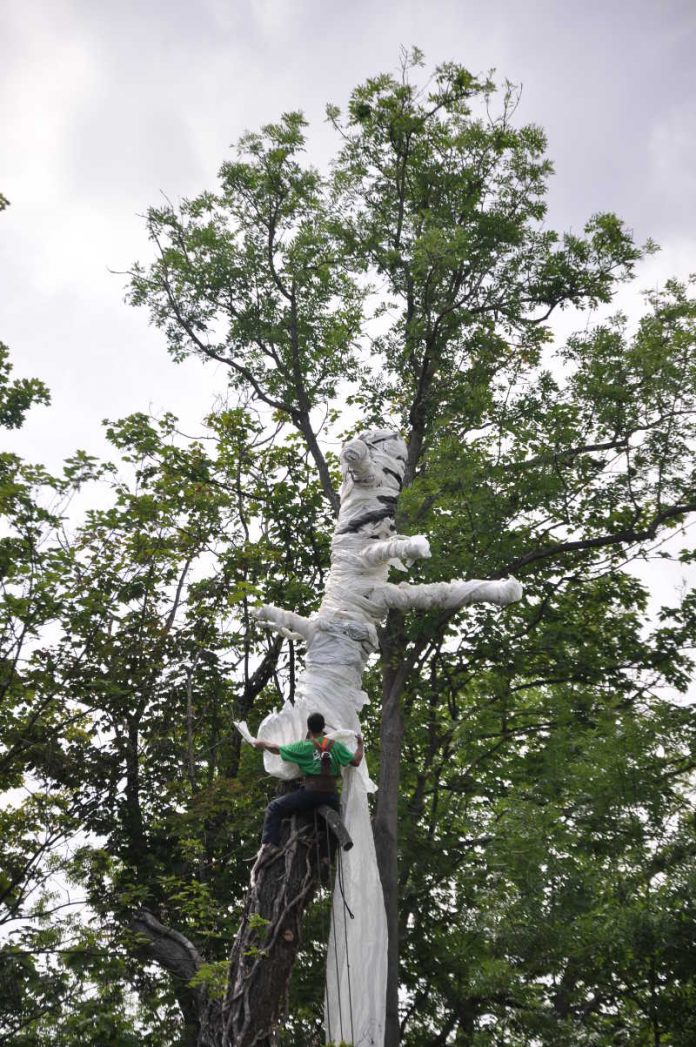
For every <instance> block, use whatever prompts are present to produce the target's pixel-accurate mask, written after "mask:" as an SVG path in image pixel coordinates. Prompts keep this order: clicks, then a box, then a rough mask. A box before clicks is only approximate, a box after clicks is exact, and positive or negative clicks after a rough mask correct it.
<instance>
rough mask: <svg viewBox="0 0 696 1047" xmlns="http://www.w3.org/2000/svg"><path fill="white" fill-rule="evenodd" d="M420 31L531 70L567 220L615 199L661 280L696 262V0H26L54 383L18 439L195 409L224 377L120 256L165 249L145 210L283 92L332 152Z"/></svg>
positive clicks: (530, 98)
mask: <svg viewBox="0 0 696 1047" xmlns="http://www.w3.org/2000/svg"><path fill="white" fill-rule="evenodd" d="M412 44H418V45H419V46H420V47H421V48H422V49H423V50H424V51H425V52H426V57H427V59H428V61H429V63H432V64H437V63H439V62H441V61H444V60H447V59H455V60H457V61H461V62H463V63H464V64H465V65H467V66H468V67H469V68H470V69H472V70H473V71H475V72H478V71H484V70H486V69H489V68H491V67H495V68H496V69H497V70H498V72H499V74H500V75H501V76H507V77H508V78H509V79H511V80H514V81H516V82H521V83H522V84H523V86H524V94H523V102H522V107H521V110H520V113H521V118H522V119H524V120H529V121H534V122H537V123H540V124H542V125H543V126H544V127H545V128H546V130H547V132H548V135H549V140H550V155H551V157H552V158H553V159H554V161H555V164H556V171H557V173H556V176H555V178H554V180H553V188H552V194H551V216H550V218H551V221H552V222H553V224H555V225H556V226H557V227H561V228H567V227H575V228H578V227H579V226H580V225H581V224H582V223H583V221H584V219H585V218H586V217H587V216H588V215H589V214H590V213H592V212H593V211H595V210H598V209H613V210H616V211H617V212H618V213H619V214H621V215H622V216H623V217H624V218H625V220H626V221H627V222H628V223H629V225H630V226H632V227H633V228H634V230H635V232H636V234H637V236H638V237H639V238H645V237H647V236H648V235H651V236H653V237H654V238H655V239H656V240H658V242H660V243H661V244H662V245H663V251H662V253H661V255H660V256H659V257H658V258H657V259H655V260H653V261H651V262H650V263H649V264H648V266H647V267H646V269H645V271H644V272H643V273H642V274H641V279H640V281H639V283H640V284H641V286H646V285H651V286H652V285H654V284H655V283H657V282H659V281H661V280H662V279H664V277H665V276H666V275H668V274H670V273H673V272H674V273H678V274H681V275H685V274H686V273H687V272H688V271H690V270H691V269H696V263H695V262H694V259H695V258H696V252H695V251H694V248H695V247H696V224H695V222H694V219H695V217H696V164H695V163H694V161H695V159H696V147H695V144H694V136H693V129H694V124H695V117H696V73H695V72H694V54H696V3H695V2H694V0H662V2H660V0H653V2H646V0H604V2H597V0H582V2H581V0H575V2H565V0H538V2H532V0H528V2H524V0H486V2H484V0H458V2H456V0H398V2H391V0H370V2H368V0H351V2H346V0H197V2H196V3H192V2H184V0H149V2H148V0H139V2H135V0H119V3H117V4H106V3H99V2H94V0H9V3H7V2H6V3H5V4H4V5H3V30H2V39H1V40H0V119H1V126H2V136H1V138H0V190H1V191H2V192H4V193H5V195H6V196H8V197H9V199H10V201H11V204H12V207H11V208H10V209H9V210H8V211H6V212H5V213H4V214H3V215H2V216H0V278H1V280H2V299H1V303H0V339H1V340H3V341H5V342H6V343H8V344H9V346H10V348H11V350H12V352H13V359H14V361H15V366H16V371H17V373H18V374H23V375H37V376H39V377H41V378H43V379H44V380H45V381H46V382H47V383H48V385H49V386H50V388H51V390H52V394H53V406H52V407H51V408H50V409H45V408H37V409H35V411H34V412H33V414H32V415H31V417H30V420H29V422H28V424H27V426H26V428H25V430H24V432H23V433H22V435H21V437H18V438H16V439H15V441H13V442H14V444H15V446H18V447H21V450H22V452H23V453H25V454H26V455H27V456H29V457H31V458H34V459H37V460H42V461H44V462H46V463H47V464H50V465H52V466H55V465H57V463H58V461H59V460H60V459H61V458H62V457H63V456H64V455H67V454H69V453H70V452H71V451H72V450H74V449H75V448H76V447H78V446H79V447H83V448H85V449H87V450H89V451H93V452H96V453H102V452H103V451H104V444H103V441H102V437H101V434H100V426H99V423H100V420H101V419H102V418H104V417H106V416H108V417H111V418H114V417H119V416H122V415H124V414H126V413H129V412H131V411H134V410H148V409H149V408H152V409H155V410H161V409H164V408H167V409H171V410H174V411H175V412H177V413H179V414H180V416H181V417H182V418H184V419H185V420H186V422H187V424H190V425H194V424H195V422H196V421H197V420H198V419H199V418H200V417H201V416H202V415H203V414H204V413H205V412H206V410H207V409H208V407H209V406H210V403H211V400H212V398H213V396H214V394H215V391H216V390H220V389H221V388H222V387H223V386H224V374H222V373H221V372H220V371H219V370H216V369H214V368H213V367H212V366H209V367H205V368H204V367H203V366H202V364H200V363H199V362H197V361H190V362H188V363H186V364H184V365H180V366H176V365H174V364H173V363H172V362H171V360H170V359H169V357H168V356H167V355H166V352H165V350H164V345H163V340H162V338H161V336H160V335H159V334H158V332H156V331H155V330H153V329H151V328H150V327H149V326H148V321H147V315H146V313H145V312H144V311H142V310H137V311H136V310H133V309H131V308H129V307H127V306H126V305H124V304H123V287H124V278H122V277H119V276H116V275H113V274H112V273H111V272H110V271H109V270H110V269H116V270H119V269H121V270H122V269H125V268H127V267H128V266H129V265H130V264H131V263H132V262H133V261H134V260H135V259H136V258H138V257H144V256H146V254H147V246H146V242H145V236H144V227H143V222H142V220H141V218H139V217H138V216H139V214H142V213H143V212H144V210H145V209H146V207H147V206H148V205H149V204H152V203H155V202H156V201H157V200H158V197H159V194H160V192H161V191H163V192H165V193H166V194H167V195H169V196H171V197H173V198H176V197H178V196H185V195H190V194H194V193H197V192H198V191H200V190H201V189H202V188H207V187H210V186H212V185H213V184H214V182H215V176H216V172H217V169H218V167H219V165H220V163H221V161H222V160H223V159H224V158H225V157H226V156H227V155H228V150H229V147H230V145H231V144H232V143H233V142H234V141H236V139H237V138H238V136H239V135H240V134H241V133H242V132H243V131H244V130H245V129H247V128H255V127H257V126H259V125H260V124H261V123H263V122H266V121H268V120H272V119H275V118H276V117H277V116H278V114H279V113H280V112H282V111H284V110H288V109H294V108H301V109H303V110H304V111H305V112H306V114H307V115H308V117H309V118H310V120H311V121H312V131H311V134H312V144H311V146H310V156H311V158H312V159H314V160H315V161H316V162H318V163H321V162H322V161H323V160H324V159H325V158H326V157H328V156H329V155H330V152H331V149H332V141H331V136H330V132H329V130H328V128H327V127H326V126H325V125H324V123H323V110H324V104H325V102H327V101H333V102H337V103H338V104H342V103H344V102H345V101H346V99H347V96H348V93H349V91H350V88H351V87H352V86H353V85H354V84H355V83H357V82H359V81H361V80H362V79H364V78H365V77H366V76H369V75H371V74H374V73H376V72H379V71H382V70H385V69H394V68H395V67H396V65H397V62H398V52H399V47H400V46H401V45H406V46H410V45H412ZM622 301H623V304H624V305H625V304H626V301H627V299H626V296H625V295H624V296H622Z"/></svg>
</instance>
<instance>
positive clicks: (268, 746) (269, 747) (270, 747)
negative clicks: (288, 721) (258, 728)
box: [254, 738, 280, 756]
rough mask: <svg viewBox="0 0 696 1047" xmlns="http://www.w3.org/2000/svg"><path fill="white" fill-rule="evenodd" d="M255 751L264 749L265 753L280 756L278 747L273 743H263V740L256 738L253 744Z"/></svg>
mask: <svg viewBox="0 0 696 1047" xmlns="http://www.w3.org/2000/svg"><path fill="white" fill-rule="evenodd" d="M254 748H255V749H265V750H266V752H269V753H275V754H276V756H278V755H280V746H279V745H276V744H275V742H264V740H263V738H257V740H256V741H255V742H254Z"/></svg>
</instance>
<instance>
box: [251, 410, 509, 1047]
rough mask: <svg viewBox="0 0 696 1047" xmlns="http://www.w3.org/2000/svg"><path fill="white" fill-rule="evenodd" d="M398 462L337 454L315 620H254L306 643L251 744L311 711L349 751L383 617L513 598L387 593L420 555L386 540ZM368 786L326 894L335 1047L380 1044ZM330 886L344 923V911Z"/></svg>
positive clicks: (381, 980) (348, 799) (471, 592)
mask: <svg viewBox="0 0 696 1047" xmlns="http://www.w3.org/2000/svg"><path fill="white" fill-rule="evenodd" d="M405 462H406V445H405V444H404V442H403V440H402V439H401V437H399V436H398V435H397V434H396V433H393V432H390V431H388V430H370V431H368V432H364V433H361V434H360V436H359V437H358V438H357V439H355V440H352V441H350V443H347V444H345V445H344V447H343V451H342V453H341V466H342V471H343V480H344V482H343V486H342V488H341V508H340V513H339V517H338V523H337V526H336V531H335V533H334V537H333V541H332V544H331V570H330V572H329V576H328V578H327V581H326V587H325V592H324V598H323V600H322V603H321V606H320V608H319V611H318V612H317V614H315V615H313V616H312V617H311V618H303V617H302V616H301V615H299V614H295V613H294V612H292V611H286V610H283V609H281V608H279V607H274V606H272V605H266V606H264V607H261V608H260V609H259V610H257V611H256V612H255V613H256V616H257V618H258V619H259V621H260V622H262V623H263V624H264V625H266V626H268V627H269V628H271V629H274V630H276V631H277V632H280V633H281V634H282V635H284V636H288V637H292V638H293V639H298V640H303V641H304V642H305V643H306V645H307V651H306V656H305V669H304V671H303V672H302V673H301V674H300V675H299V677H298V680H297V699H296V701H295V703H294V704H290V703H289V702H286V703H285V705H284V706H283V708H282V709H281V710H280V712H274V713H271V714H270V715H269V716H267V717H266V718H265V720H263V722H262V723H261V726H260V727H259V738H263V739H265V740H267V741H272V742H275V743H276V744H281V745H282V744H286V743H288V742H292V741H297V740H298V739H300V738H304V736H305V733H306V722H307V716H308V715H309V714H310V713H314V712H319V713H322V714H323V716H324V718H325V720H326V723H327V728H328V729H327V734H329V735H330V736H331V737H338V738H340V739H341V740H342V741H343V740H346V739H347V740H349V741H350V740H351V739H352V744H354V737H355V733H356V732H359V731H360V720H359V713H360V711H361V709H362V708H363V706H364V705H365V703H366V702H367V701H368V696H367V694H366V693H365V691H364V690H363V689H362V675H363V671H364V669H365V665H366V663H367V660H368V658H369V657H370V655H371V654H372V653H373V652H375V651H376V650H377V648H378V639H377V626H378V625H379V624H380V623H382V622H383V621H384V619H385V617H386V614H387V612H388V610H389V609H390V608H391V607H398V608H400V609H401V610H404V611H408V610H410V609H430V608H436V607H443V608H445V607H446V608H456V607H463V606H465V605H466V604H470V603H476V602H482V601H486V602H490V603H494V604H498V605H499V606H504V605H505V604H508V603H512V602H513V601H514V600H518V599H519V598H520V596H521V594H522V589H521V586H520V585H519V583H518V582H516V581H515V580H514V579H508V580H505V581H500V582H498V581H494V582H482V581H469V582H437V583H435V584H433V585H409V584H408V583H402V584H401V585H392V584H390V583H389V581H388V574H389V569H390V567H397V568H399V569H402V570H404V569H405V567H404V563H406V564H408V563H412V562H413V561H414V560H416V559H419V558H424V557H428V556H430V549H429V546H428V540H427V538H425V537H423V536H422V535H415V536H409V537H404V536H401V535H397V534H396V533H395V526H394V511H395V507H396V501H397V498H398V495H399V492H400V490H401V484H402V478H403V474H404V467H405ZM244 727H245V725H244ZM241 729H242V725H240V730H241ZM345 732H348V733H347V734H346V733H345ZM242 733H244V732H242ZM264 765H265V767H266V770H267V771H268V773H269V774H272V775H275V776H276V777H277V778H286V779H287V778H294V777H296V776H297V775H298V774H299V770H298V768H297V767H296V766H295V765H293V764H289V763H285V762H284V761H283V760H281V759H280V757H278V756H275V755H273V754H272V753H267V752H266V753H264ZM375 788H376V786H375V785H374V783H373V782H372V780H371V779H370V776H369V772H368V767H367V761H363V763H362V764H361V766H360V768H359V769H357V770H356V769H355V768H352V767H349V768H346V769H345V772H344V785H343V819H344V821H345V823H346V827H347V829H348V832H349V833H350V835H351V836H352V838H353V841H354V844H355V846H354V847H353V849H352V850H351V851H349V852H347V853H345V852H344V853H342V855H341V859H340V866H339V872H340V873H341V878H340V881H339V882H337V884H336V888H335V891H334V899H333V919H332V928H331V938H330V941H329V948H328V957H327V994H326V1007H325V1017H326V1035H327V1040H329V1039H336V1040H340V1039H343V1040H345V1041H346V1042H348V1043H351V1044H353V1045H354V1047H383V1043H384V1023H385V1003H386V983H387V923H386V915H385V910H384V900H383V896H382V887H381V882H380V878H379V872H378V868H377V859H376V854H375V846H374V840H373V837H372V827H371V822H370V812H369V807H368V800H367V797H368V793H370V792H373V791H374V790H375ZM341 884H342V886H343V894H345V901H346V902H347V904H348V906H349V908H350V910H351V911H352V912H353V914H354V917H355V918H354V919H351V918H350V916H349V915H348V913H347V911H346V909H345V905H344V898H343V894H342V892H341V889H340V887H341ZM351 1016H352V1022H351Z"/></svg>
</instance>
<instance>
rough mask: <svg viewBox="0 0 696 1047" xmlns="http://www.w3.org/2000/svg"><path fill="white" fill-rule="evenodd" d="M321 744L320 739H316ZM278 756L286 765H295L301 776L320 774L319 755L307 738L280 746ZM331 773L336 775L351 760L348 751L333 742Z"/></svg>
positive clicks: (351, 755)
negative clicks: (286, 762) (285, 761)
mask: <svg viewBox="0 0 696 1047" xmlns="http://www.w3.org/2000/svg"><path fill="white" fill-rule="evenodd" d="M317 741H318V742H321V738H317ZM280 755H281V757H282V759H283V760H287V761H288V763H296V764H297V766H298V767H299V768H300V770H301V771H302V773H303V774H321V753H320V752H319V750H318V749H317V747H316V746H315V745H314V743H313V742H311V741H310V740H309V738H306V739H304V740H303V741H301V742H291V743H290V745H281V746H280ZM330 755H331V773H332V774H336V775H337V774H338V772H339V770H340V768H341V767H345V766H346V765H347V764H349V763H350V761H351V760H352V759H353V754H352V752H351V751H350V749H346V747H345V745H343V744H342V743H341V742H334V743H333V745H332V746H331V750H330Z"/></svg>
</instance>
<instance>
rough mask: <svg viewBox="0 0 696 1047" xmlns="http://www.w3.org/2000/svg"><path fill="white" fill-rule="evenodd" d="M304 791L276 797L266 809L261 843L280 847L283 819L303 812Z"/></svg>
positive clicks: (297, 790)
mask: <svg viewBox="0 0 696 1047" xmlns="http://www.w3.org/2000/svg"><path fill="white" fill-rule="evenodd" d="M303 793H304V789H296V790H295V791H294V792H291V793H286V794H285V796H276V798H275V800H271V802H270V803H269V805H268V807H267V808H266V817H265V819H264V823H263V833H262V835H261V843H272V844H273V845H274V847H278V846H280V831H281V822H282V820H283V818H287V816H288V815H289V814H292V812H293V811H301V810H303V808H304V804H303V801H302V799H301V797H302V795H303Z"/></svg>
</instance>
